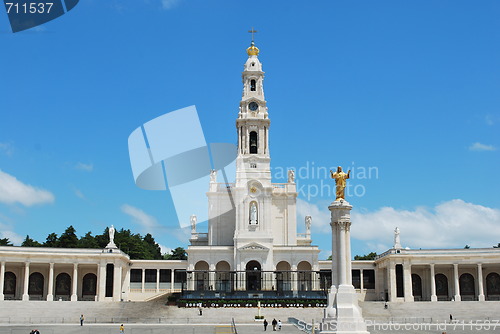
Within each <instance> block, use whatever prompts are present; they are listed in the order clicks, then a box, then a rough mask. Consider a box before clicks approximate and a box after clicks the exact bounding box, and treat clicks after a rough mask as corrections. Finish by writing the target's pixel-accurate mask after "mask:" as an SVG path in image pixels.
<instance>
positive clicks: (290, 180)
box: [288, 169, 295, 183]
mask: <svg viewBox="0 0 500 334" xmlns="http://www.w3.org/2000/svg"><path fill="white" fill-rule="evenodd" d="M294 182H295V171H294V170H293V169H290V170H289V171H288V183H294Z"/></svg>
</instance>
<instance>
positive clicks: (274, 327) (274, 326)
mask: <svg viewBox="0 0 500 334" xmlns="http://www.w3.org/2000/svg"><path fill="white" fill-rule="evenodd" d="M271 324H272V325H273V331H276V325H277V324H278V322H277V321H276V318H274V319H273V322H271Z"/></svg>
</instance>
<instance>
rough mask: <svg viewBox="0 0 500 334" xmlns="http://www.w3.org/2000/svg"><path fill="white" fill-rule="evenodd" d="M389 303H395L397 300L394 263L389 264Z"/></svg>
mask: <svg viewBox="0 0 500 334" xmlns="http://www.w3.org/2000/svg"><path fill="white" fill-rule="evenodd" d="M388 270H389V301H391V302H394V301H396V298H397V291H396V264H395V263H394V262H392V261H391V262H390V263H389V268H388Z"/></svg>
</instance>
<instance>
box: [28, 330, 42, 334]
mask: <svg viewBox="0 0 500 334" xmlns="http://www.w3.org/2000/svg"><path fill="white" fill-rule="evenodd" d="M30 334H40V331H39V330H38V329H34V330H32V331H31V332H30Z"/></svg>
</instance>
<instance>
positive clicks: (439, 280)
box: [435, 274, 449, 300]
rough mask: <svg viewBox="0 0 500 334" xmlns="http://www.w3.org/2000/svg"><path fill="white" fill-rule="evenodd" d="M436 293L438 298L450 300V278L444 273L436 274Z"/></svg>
mask: <svg viewBox="0 0 500 334" xmlns="http://www.w3.org/2000/svg"><path fill="white" fill-rule="evenodd" d="M435 277H436V279H435V281H436V295H437V297H438V300H449V296H448V278H447V277H446V276H445V275H443V274H437V275H436V276H435Z"/></svg>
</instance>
